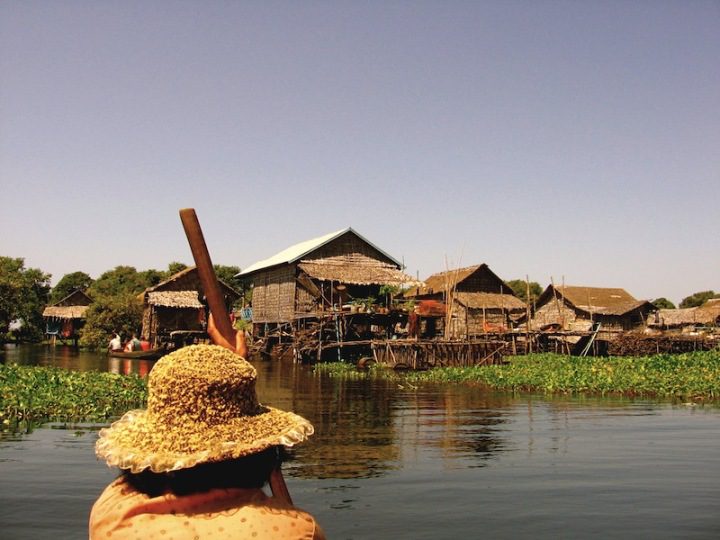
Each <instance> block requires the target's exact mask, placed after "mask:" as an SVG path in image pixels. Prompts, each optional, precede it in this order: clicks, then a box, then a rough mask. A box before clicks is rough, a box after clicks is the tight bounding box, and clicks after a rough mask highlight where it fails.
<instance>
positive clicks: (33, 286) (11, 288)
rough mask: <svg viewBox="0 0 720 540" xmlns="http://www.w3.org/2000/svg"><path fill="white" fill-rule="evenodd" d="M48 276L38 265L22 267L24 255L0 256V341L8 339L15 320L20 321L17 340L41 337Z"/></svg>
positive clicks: (48, 289) (47, 291)
mask: <svg viewBox="0 0 720 540" xmlns="http://www.w3.org/2000/svg"><path fill="white" fill-rule="evenodd" d="M50 278H51V275H50V274H46V273H44V272H43V271H41V270H39V269H37V268H25V259H23V258H13V257H2V256H0V342H2V341H6V340H7V339H9V337H10V336H9V332H10V323H11V322H13V321H16V320H20V321H22V326H21V328H20V329H19V330H18V331H16V336H17V337H18V338H19V339H23V340H40V339H42V335H43V331H44V327H45V325H44V321H43V318H42V312H43V308H44V307H45V305H46V304H47V301H48V295H49V293H50Z"/></svg>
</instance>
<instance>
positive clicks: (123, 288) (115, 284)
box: [86, 266, 161, 300]
mask: <svg viewBox="0 0 720 540" xmlns="http://www.w3.org/2000/svg"><path fill="white" fill-rule="evenodd" d="M160 275H161V273H160V272H158V271H156V270H146V271H144V272H138V271H137V270H136V269H135V268H134V267H132V266H116V267H115V268H114V269H112V270H108V271H107V272H104V273H103V274H102V275H101V276H100V277H99V278H97V279H96V280H95V282H94V283H93V284H92V285H91V286H90V288H89V289H88V290H87V291H86V292H87V294H88V295H89V296H90V297H91V298H93V299H95V300H100V299H102V298H108V297H110V298H112V297H116V298H120V297H124V296H136V295H138V294H140V293H141V292H143V291H144V290H145V289H146V288H148V287H151V286H152V285H157V283H159V282H160V278H159V276H160Z"/></svg>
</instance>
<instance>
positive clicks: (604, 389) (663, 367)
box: [315, 349, 720, 401]
mask: <svg viewBox="0 0 720 540" xmlns="http://www.w3.org/2000/svg"><path fill="white" fill-rule="evenodd" d="M315 370H316V371H317V372H322V373H328V374H330V375H332V376H338V377H349V378H352V377H385V378H391V379H397V380H398V381H399V384H402V381H405V382H407V383H410V384H412V385H420V384H430V383H462V384H475V385H484V386H488V387H491V388H496V389H500V390H508V391H513V392H546V393H551V394H555V393H557V394H596V395H627V396H645V397H664V398H676V399H683V400H690V401H715V400H718V399H719V398H720V350H717V349H716V350H713V351H699V352H693V353H686V354H674V355H670V354H659V355H652V356H643V357H597V358H591V357H584V358H581V357H577V356H565V355H556V354H534V355H528V356H516V357H510V361H509V362H508V363H507V364H504V365H492V366H474V367H467V368H435V369H431V370H428V371H416V372H400V373H398V372H395V371H392V370H389V369H385V368H382V367H380V366H373V367H372V368H371V369H370V370H368V371H366V372H358V371H357V370H355V369H354V367H353V366H352V365H349V364H342V363H333V364H318V365H316V366H315Z"/></svg>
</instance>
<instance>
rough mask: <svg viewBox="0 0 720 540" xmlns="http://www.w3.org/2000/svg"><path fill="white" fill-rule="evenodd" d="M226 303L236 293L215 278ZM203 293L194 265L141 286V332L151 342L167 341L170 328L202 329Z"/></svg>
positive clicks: (203, 323)
mask: <svg viewBox="0 0 720 540" xmlns="http://www.w3.org/2000/svg"><path fill="white" fill-rule="evenodd" d="M219 285H220V290H221V292H222V293H223V296H224V297H225V303H226V307H228V308H230V306H231V305H232V304H233V302H235V301H236V300H237V299H238V298H240V293H239V292H237V291H236V290H235V289H233V288H232V287H230V286H229V285H228V284H226V283H224V282H222V281H219ZM203 296H204V292H203V289H202V285H201V283H200V277H199V275H198V271H197V268H196V267H194V266H191V267H188V268H186V269H184V270H181V271H180V272H178V273H176V274H173V275H172V276H170V277H169V278H168V279H166V280H165V281H163V282H161V283H158V284H157V285H155V286H153V287H149V288H147V289H145V290H144V291H143V292H142V293H141V294H140V295H139V298H140V299H141V300H142V302H143V304H144V306H145V307H144V310H143V328H142V336H143V338H144V339H147V340H148V341H150V342H151V343H152V344H153V346H158V345H160V344H161V343H162V342H165V341H169V336H170V334H171V333H172V332H179V331H185V332H195V333H203V332H204V331H205V328H206V313H205V305H204V304H203V302H202V301H201V300H202V298H203Z"/></svg>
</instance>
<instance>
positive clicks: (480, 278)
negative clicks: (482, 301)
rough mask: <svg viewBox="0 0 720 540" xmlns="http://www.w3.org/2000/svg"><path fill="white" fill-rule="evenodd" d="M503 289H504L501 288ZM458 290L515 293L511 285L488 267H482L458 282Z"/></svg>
mask: <svg viewBox="0 0 720 540" xmlns="http://www.w3.org/2000/svg"><path fill="white" fill-rule="evenodd" d="M501 289H502V290H501ZM457 290H458V291H461V292H489V293H506V294H513V293H512V292H511V290H510V288H509V287H506V286H505V285H504V284H503V283H502V281H500V280H498V279H497V277H495V275H494V274H493V273H492V272H491V271H490V270H488V269H487V268H481V269H479V270H478V271H476V272H474V273H473V274H471V275H470V276H468V277H467V278H466V279H465V280H463V281H462V282H460V283H458V285H457Z"/></svg>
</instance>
